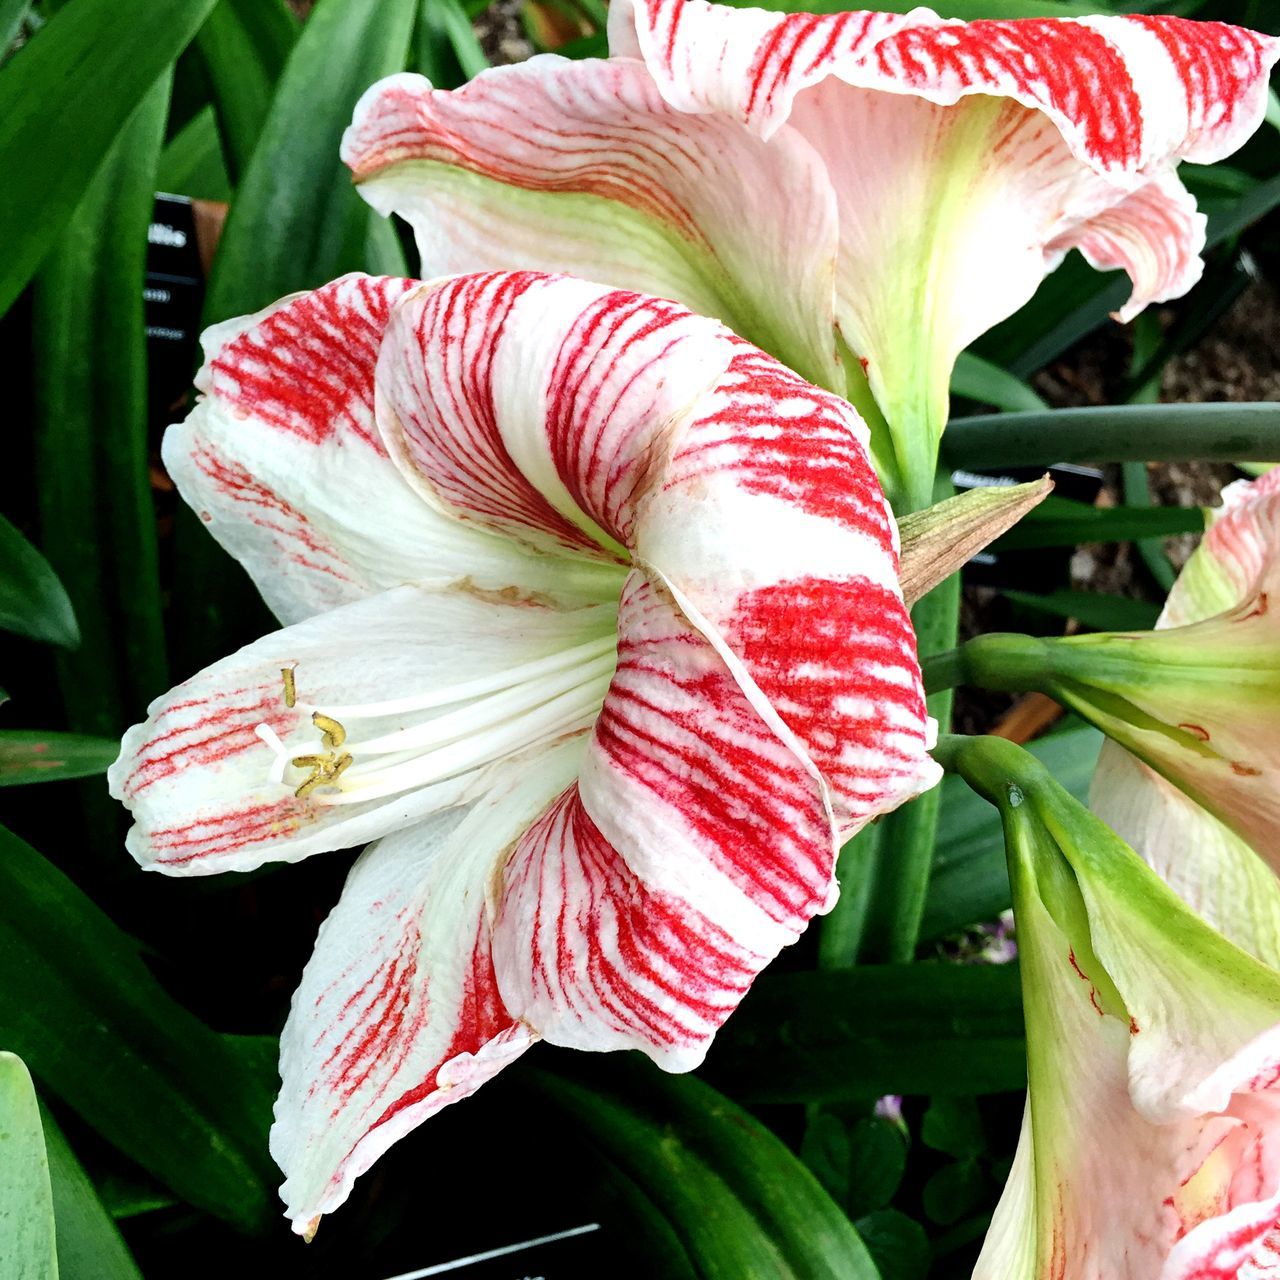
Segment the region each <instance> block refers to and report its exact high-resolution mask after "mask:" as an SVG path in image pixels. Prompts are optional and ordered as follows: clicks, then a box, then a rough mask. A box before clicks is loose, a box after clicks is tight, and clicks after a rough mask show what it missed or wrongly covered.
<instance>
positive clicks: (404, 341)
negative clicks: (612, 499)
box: [379, 271, 601, 555]
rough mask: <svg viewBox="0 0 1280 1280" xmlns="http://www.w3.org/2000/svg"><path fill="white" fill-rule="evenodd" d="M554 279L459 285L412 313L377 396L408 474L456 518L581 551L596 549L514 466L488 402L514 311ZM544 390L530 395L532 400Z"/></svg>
mask: <svg viewBox="0 0 1280 1280" xmlns="http://www.w3.org/2000/svg"><path fill="white" fill-rule="evenodd" d="M550 279H551V278H550V277H547V276H544V275H540V274H539V273H537V272H531V271H520V272H509V273H493V274H487V275H474V276H463V277H459V278H458V279H456V280H453V281H450V282H449V283H447V284H444V285H442V286H440V287H439V288H437V289H434V290H432V291H431V292H430V293H429V294H427V295H426V296H425V297H424V298H423V299H422V301H421V303H420V305H418V306H417V307H416V308H414V310H413V313H412V332H411V333H408V332H406V328H407V326H406V328H402V327H399V326H398V327H397V328H396V329H394V330H393V335H394V336H393V337H391V338H389V341H390V342H396V343H398V344H401V346H403V347H406V348H407V349H405V350H401V351H398V352H397V354H398V355H399V356H400V358H399V359H397V360H395V361H394V362H391V361H386V362H384V365H383V372H382V373H380V375H379V376H380V379H381V382H380V389H381V392H382V394H383V395H384V396H385V399H386V403H387V405H388V408H389V410H390V412H391V413H392V414H393V415H394V418H395V421H396V425H397V428H398V430H399V432H400V433H401V438H402V440H403V444H404V448H405V450H406V452H407V454H408V457H409V459H410V460H411V461H412V463H413V465H414V466H415V467H416V468H417V469H418V471H419V472H420V473H421V474H422V476H423V477H424V478H425V479H426V480H427V481H428V483H429V484H430V485H431V487H432V489H433V490H434V491H435V492H436V493H437V494H438V495H439V497H440V498H441V500H442V501H444V502H445V503H447V504H448V505H449V506H450V507H452V508H453V509H454V510H455V511H457V512H459V513H460V514H463V515H465V516H467V517H470V518H472V519H475V520H477V521H480V522H482V523H485V524H492V525H496V526H497V527H498V528H499V529H501V530H504V531H507V532H510V533H512V534H514V535H516V536H519V535H520V533H521V532H522V531H524V532H527V533H532V534H536V535H538V536H540V537H543V538H549V539H551V540H552V541H553V543H555V544H557V545H559V546H560V547H564V548H566V549H571V550H574V551H579V552H583V551H585V552H589V553H591V554H594V555H599V554H601V552H600V548H599V546H598V545H597V544H596V543H595V542H594V541H593V540H592V539H591V538H590V537H588V536H587V534H585V533H584V532H583V531H582V530H581V529H579V528H578V527H577V526H576V525H574V524H573V523H571V522H570V521H569V520H567V519H566V518H565V517H564V516H562V515H561V514H560V513H559V512H558V511H557V510H556V509H555V508H554V507H553V506H552V505H551V504H550V503H549V502H548V501H547V499H546V498H545V497H543V495H542V494H541V493H540V492H539V491H538V489H537V488H536V487H535V486H534V485H533V484H532V483H531V482H530V481H529V480H528V478H527V477H526V476H525V475H524V474H523V473H522V472H521V471H520V469H519V468H518V467H517V466H516V464H515V462H514V461H513V459H512V457H511V454H510V453H509V452H508V450H507V446H506V444H505V443H504V441H503V438H502V433H501V430H500V428H499V424H498V419H497V409H496V406H495V401H494V381H493V378H494V358H495V355H496V353H497V350H498V348H499V347H500V346H501V344H502V342H503V338H504V334H505V333H506V329H507V322H508V319H509V317H510V315H511V310H512V308H513V307H514V305H515V304H516V302H517V301H519V300H520V299H521V298H522V297H524V296H525V295H526V294H527V293H529V292H530V291H531V290H537V289H539V288H541V287H543V286H544V285H546V284H547V283H548V282H549V280H550ZM541 393H542V387H541V386H538V385H534V386H531V387H530V388H529V394H530V395H532V396H538V395H540V394H541Z"/></svg>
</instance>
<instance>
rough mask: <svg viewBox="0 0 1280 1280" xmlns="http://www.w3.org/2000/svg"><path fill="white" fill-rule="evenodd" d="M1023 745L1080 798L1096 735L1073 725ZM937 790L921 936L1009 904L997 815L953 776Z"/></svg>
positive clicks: (1097, 745)
mask: <svg viewBox="0 0 1280 1280" xmlns="http://www.w3.org/2000/svg"><path fill="white" fill-rule="evenodd" d="M1027 749H1028V750H1029V751H1030V752H1031V754H1032V755H1033V756H1035V757H1036V759H1038V760H1039V761H1041V763H1042V764H1043V765H1044V766H1045V768H1046V769H1048V770H1049V772H1050V773H1051V774H1053V776H1054V777H1055V778H1057V779H1058V781H1059V782H1061V783H1062V785H1063V786H1064V787H1066V788H1067V790H1068V791H1070V792H1071V794H1072V795H1074V796H1075V797H1076V798H1077V799H1079V800H1082V801H1083V800H1085V799H1086V797H1087V796H1088V794H1089V783H1090V781H1091V780H1092V778H1093V770H1094V766H1095V765H1096V764H1097V761H1098V752H1099V751H1100V750H1101V749H1102V734H1100V733H1099V732H1098V731H1097V730H1096V729H1093V728H1091V727H1090V726H1088V725H1084V724H1076V725H1074V726H1072V727H1071V728H1068V729H1063V730H1061V731H1060V732H1058V733H1052V734H1050V735H1049V736H1048V737H1045V738H1040V739H1039V740H1037V741H1036V742H1033V743H1031V745H1030V746H1029V747H1028V748H1027ZM941 791H942V818H941V821H940V822H939V825H938V833H939V834H938V845H937V848H936V849H935V851H934V862H933V877H932V879H931V880H930V882H929V898H928V901H927V902H926V904H925V912H924V927H923V930H922V933H923V936H924V937H925V938H926V939H936V938H941V937H945V936H946V935H948V934H951V933H955V932H956V931H957V930H960V929H963V928H965V927H966V926H968V925H971V924H975V923H977V922H979V921H983V920H994V919H995V918H996V917H997V916H998V915H999V914H1000V913H1001V912H1002V911H1005V910H1007V909H1008V907H1009V905H1010V903H1011V902H1012V895H1011V893H1010V890H1009V872H1008V869H1007V868H1006V865H1005V856H1004V832H1003V831H1002V829H1001V826H1000V819H999V817H998V815H997V814H996V813H995V812H994V811H993V810H992V808H991V806H990V805H989V804H987V802H986V801H985V800H983V799H982V797H981V796H979V795H977V794H976V793H975V792H974V791H973V790H972V789H971V788H970V787H969V786H968V785H967V784H966V783H964V782H963V781H961V779H959V778H955V777H947V778H944V779H943V780H942V786H941Z"/></svg>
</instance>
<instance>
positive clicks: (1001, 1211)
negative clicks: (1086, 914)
mask: <svg viewBox="0 0 1280 1280" xmlns="http://www.w3.org/2000/svg"><path fill="white" fill-rule="evenodd" d="M1049 880H1050V881H1051V880H1052V877H1049ZM1046 888H1048V889H1049V893H1048V895H1047V896H1046V898H1045V899H1043V900H1042V899H1041V897H1040V896H1039V893H1036V894H1028V893H1018V891H1017V890H1015V897H1016V911H1017V916H1018V941H1019V958H1020V961H1021V964H1022V969H1023V983H1024V991H1025V993H1026V997H1025V1007H1026V1011H1027V1041H1028V1067H1029V1080H1030V1087H1029V1095H1028V1108H1027V1112H1026V1115H1025V1117H1024V1121H1023V1130H1022V1135H1021V1138H1020V1140H1019V1144H1018V1154H1017V1156H1016V1158H1015V1161H1014V1166H1013V1168H1012V1170H1011V1171H1010V1175H1009V1180H1008V1182H1007V1184H1006V1186H1005V1190H1004V1194H1003V1195H1002V1197H1001V1200H1000V1203H999V1205H998V1206H997V1209H996V1213H995V1217H994V1219H993V1220H992V1224H991V1229H990V1231H989V1232H988V1235H987V1239H986V1242H985V1244H984V1246H983V1250H982V1254H981V1256H980V1258H979V1260H978V1264H977V1267H976V1269H975V1271H974V1280H1024V1278H1025V1280H1032V1278H1033V1277H1039V1276H1042V1275H1054V1276H1061V1277H1064V1278H1067V1277H1069V1278H1070V1280H1148V1278H1149V1277H1156V1276H1159V1277H1160V1280H1175V1277H1176V1280H1194V1278H1195V1277H1200V1280H1206V1278H1207V1277H1210V1276H1223V1277H1226V1276H1229V1275H1235V1274H1236V1273H1235V1271H1234V1270H1231V1269H1226V1268H1225V1267H1224V1269H1222V1270H1205V1271H1196V1270H1194V1269H1191V1270H1184V1269H1182V1266H1181V1265H1179V1264H1178V1262H1177V1260H1178V1259H1181V1260H1182V1263H1183V1264H1185V1263H1187V1261H1188V1260H1189V1259H1190V1258H1191V1257H1194V1258H1196V1259H1199V1260H1205V1259H1212V1258H1214V1257H1215V1256H1216V1257H1221V1258H1226V1257H1229V1256H1236V1255H1235V1254H1232V1252H1231V1250H1232V1249H1233V1248H1234V1250H1235V1251H1236V1253H1237V1254H1238V1256H1241V1257H1243V1256H1247V1254H1248V1253H1250V1252H1252V1251H1253V1249H1254V1247H1255V1246H1256V1243H1257V1239H1258V1232H1257V1231H1256V1229H1254V1224H1255V1223H1256V1221H1257V1220H1258V1219H1259V1218H1262V1219H1266V1217H1267V1215H1268V1214H1269V1215H1270V1221H1272V1222H1274V1216H1275V1213H1274V1206H1273V1205H1272V1204H1271V1203H1270V1201H1271V1197H1273V1196H1274V1195H1275V1193H1276V1191H1277V1189H1280V1165H1277V1159H1276V1158H1277V1156H1280V1143H1277V1141H1276V1134H1277V1130H1276V1129H1275V1127H1274V1125H1275V1119H1274V1115H1273V1110H1274V1106H1275V1100H1273V1099H1272V1098H1271V1096H1270V1095H1266V1096H1263V1097H1262V1098H1248V1097H1246V1098H1236V1099H1234V1100H1232V1099H1230V1098H1228V1099H1226V1100H1225V1102H1226V1103H1227V1104H1229V1105H1230V1111H1229V1113H1228V1114H1222V1115H1215V1114H1202V1113H1194V1114H1184V1115H1176V1116H1171V1117H1165V1118H1164V1120H1163V1122H1161V1123H1152V1122H1151V1120H1150V1119H1148V1118H1146V1117H1145V1116H1144V1115H1143V1114H1142V1113H1141V1112H1140V1111H1139V1110H1138V1109H1136V1108H1135V1107H1134V1105H1133V1101H1132V1100H1131V1097H1130V1072H1129V1067H1128V1060H1129V1058H1130V1057H1131V1055H1132V1053H1133V1052H1134V1050H1135V1049H1136V1048H1137V1046H1139V1045H1141V1043H1142V1041H1143V1039H1144V1037H1147V1036H1148V1035H1149V1033H1150V1031H1151V1030H1152V1028H1151V1026H1141V1027H1140V1026H1138V1025H1137V1024H1136V1023H1135V1024H1131V1025H1130V1026H1126V1025H1125V1023H1124V1020H1123V1018H1122V1017H1116V1016H1113V1015H1112V1014H1111V1013H1109V1012H1107V1011H1105V1009H1104V1003H1105V997H1104V998H1103V999H1101V1000H1100V999H1099V994H1098V988H1097V987H1096V986H1095V985H1094V983H1095V980H1097V981H1105V978H1103V977H1101V976H1100V975H1098V974H1096V973H1092V972H1091V971H1090V970H1091V968H1092V964H1093V963H1095V962H1096V961H1088V960H1085V961H1083V962H1082V959H1081V953H1080V952H1079V951H1078V950H1077V948H1078V947H1079V945H1080V939H1079V938H1078V937H1077V938H1074V939H1073V938H1069V937H1068V936H1067V934H1066V933H1064V932H1063V931H1062V930H1061V929H1060V928H1059V927H1058V924H1057V922H1056V921H1055V919H1054V918H1053V916H1052V915H1051V912H1050V910H1047V909H1046V905H1047V903H1048V902H1049V901H1051V900H1053V899H1054V898H1055V897H1057V895H1055V894H1054V893H1053V890H1052V888H1050V887H1049V885H1047V884H1046V885H1042V886H1040V891H1041V892H1043V891H1044V890H1045V889H1046ZM1058 901H1059V902H1060V898H1058ZM1090 916H1091V919H1090V923H1091V925H1092V924H1093V923H1094V920H1093V916H1092V911H1091V913H1090ZM1073 941H1074V944H1075V945H1073ZM1149 941H1150V938H1149V937H1144V942H1149ZM1086 945H1087V944H1086ZM1172 946H1176V943H1174V944H1170V943H1169V941H1168V940H1166V945H1165V948H1164V949H1162V950H1159V951H1155V952H1151V951H1148V952H1146V954H1145V959H1146V966H1147V971H1148V976H1154V975H1152V974H1151V970H1153V969H1155V970H1158V969H1159V966H1160V965H1161V962H1162V961H1163V960H1164V959H1165V953H1166V951H1168V950H1171V949H1172ZM1125 994H1126V1000H1127V999H1128V998H1129V996H1130V995H1131V994H1132V988H1130V990H1127V991H1126V993H1125ZM1204 1012H1205V1011H1203V1010H1202V1011H1201V1013H1202V1014H1204ZM1213 1018H1214V1013H1213V1012H1208V1013H1207V1015H1206V1020H1205V1021H1201V1022H1198V1023H1197V1022H1192V1021H1191V1020H1190V1019H1189V1020H1188V1022H1187V1023H1186V1024H1185V1025H1184V1026H1183V1027H1182V1030H1184V1031H1186V1032H1187V1033H1188V1034H1189V1035H1190V1036H1191V1037H1193V1038H1194V1037H1196V1036H1199V1035H1202V1034H1206V1033H1207V1034H1210V1035H1211V1034H1212V1030H1211V1024H1212V1022H1213ZM1157 1034H1159V1032H1157ZM1162 1047H1163V1048H1164V1050H1165V1051H1166V1052H1173V1053H1177V1052H1179V1051H1183V1050H1184V1049H1185V1042H1183V1041H1180V1040H1177V1039H1176V1038H1175V1039H1173V1040H1172V1041H1168V1040H1165V1041H1162ZM1101 1134H1105V1141H1101V1140H1100V1139H1099V1135H1101ZM1246 1221H1248V1223H1249V1227H1248V1228H1247V1229H1246ZM1246 1230H1247V1234H1246ZM1264 1231H1265V1227H1264ZM1246 1239H1247V1240H1248V1243H1247V1244H1246ZM1180 1240H1181V1241H1182V1242H1183V1243H1182V1244H1181V1245H1179V1244H1177V1243H1176V1242H1178V1241H1180ZM1187 1242H1191V1243H1190V1244H1188V1243H1187ZM1171 1249H1172V1253H1171V1252H1170V1250H1171ZM1224 1249H1225V1250H1227V1252H1222V1253H1220V1252H1219V1251H1220V1250H1224ZM1244 1274H1247V1273H1244Z"/></svg>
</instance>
